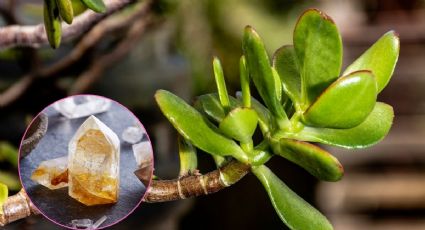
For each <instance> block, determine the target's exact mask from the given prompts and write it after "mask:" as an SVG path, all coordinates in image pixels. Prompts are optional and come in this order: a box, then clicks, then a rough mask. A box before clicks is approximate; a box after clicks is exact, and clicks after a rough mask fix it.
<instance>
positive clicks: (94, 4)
mask: <svg viewBox="0 0 425 230" xmlns="http://www.w3.org/2000/svg"><path fill="white" fill-rule="evenodd" d="M81 1H82V2H83V3H84V4H85V5H86V6H87V8H89V9H91V10H93V11H94V12H97V13H104V12H106V5H105V3H104V2H103V0H81Z"/></svg>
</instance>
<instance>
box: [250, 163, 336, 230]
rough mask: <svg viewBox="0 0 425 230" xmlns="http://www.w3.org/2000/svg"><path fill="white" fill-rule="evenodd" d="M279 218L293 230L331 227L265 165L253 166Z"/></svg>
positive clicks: (326, 220) (323, 229) (322, 229)
mask: <svg viewBox="0 0 425 230" xmlns="http://www.w3.org/2000/svg"><path fill="white" fill-rule="evenodd" d="M252 172H253V173H254V174H255V176H256V177H257V178H258V179H259V180H260V181H261V183H262V184H263V186H264V188H265V189H266V191H267V194H268V195H269V198H270V201H271V202H272V204H273V207H274V209H275V210H276V213H277V214H278V215H279V217H280V219H281V220H282V221H283V222H284V223H285V224H286V225H287V226H288V227H289V228H290V229H294V230H325V229H326V230H327V229H333V227H332V225H331V224H330V223H329V221H328V219H326V217H325V216H323V214H321V213H320V212H319V211H318V210H317V209H315V208H314V207H313V206H311V205H310V204H309V203H307V202H306V201H305V200H303V199H302V198H301V197H299V196H298V195H297V194H296V193H295V192H293V191H292V190H291V189H290V188H289V187H288V186H287V185H286V184H285V183H283V181H281V180H280V179H279V178H278V177H277V176H276V175H275V174H274V173H273V172H272V171H270V169H269V168H267V167H266V166H264V165H262V166H258V167H253V168H252Z"/></svg>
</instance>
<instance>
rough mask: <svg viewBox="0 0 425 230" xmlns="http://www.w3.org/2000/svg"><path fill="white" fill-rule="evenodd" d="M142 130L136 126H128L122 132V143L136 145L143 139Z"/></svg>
mask: <svg viewBox="0 0 425 230" xmlns="http://www.w3.org/2000/svg"><path fill="white" fill-rule="evenodd" d="M143 134H144V132H143V130H142V129H141V128H140V127H138V126H130V127H128V128H126V129H125V130H124V132H123V133H122V135H121V137H122V139H123V141H125V142H128V143H130V144H136V143H137V142H139V141H140V140H141V139H142V138H143Z"/></svg>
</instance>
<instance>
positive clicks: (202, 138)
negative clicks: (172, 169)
mask: <svg viewBox="0 0 425 230" xmlns="http://www.w3.org/2000/svg"><path fill="white" fill-rule="evenodd" d="M155 99H156V101H157V103H158V105H159V107H160V108H161V111H162V112H163V113H164V115H165V116H166V117H167V119H168V120H169V121H170V122H171V124H173V126H174V127H175V128H176V130H177V131H178V132H179V133H180V135H182V136H183V137H184V138H185V139H187V140H189V141H190V142H191V143H192V144H193V145H194V146H196V147H198V148H199V149H201V150H203V151H205V152H207V153H210V154H216V155H219V156H233V157H234V158H236V159H237V160H239V161H241V162H244V163H247V162H248V157H247V155H246V154H245V152H244V151H243V150H242V149H241V148H240V147H239V146H238V145H237V144H236V142H234V141H233V140H231V139H229V138H226V137H224V136H222V135H221V134H219V133H218V132H216V131H215V130H213V129H212V128H211V127H210V126H209V124H208V123H207V121H206V120H204V118H203V117H202V115H201V114H200V113H199V112H198V111H197V110H196V109H194V108H193V107H192V106H190V105H188V104H187V103H186V102H185V101H183V100H182V99H181V98H179V97H177V96H176V95H174V94H172V93H170V92H168V91H165V90H158V91H157V92H156V94H155Z"/></svg>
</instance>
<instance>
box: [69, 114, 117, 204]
mask: <svg viewBox="0 0 425 230" xmlns="http://www.w3.org/2000/svg"><path fill="white" fill-rule="evenodd" d="M68 148H69V156H68V157H69V158H68V170H69V190H68V192H69V195H70V196H71V197H73V198H74V199H76V200H78V201H80V202H81V203H83V204H85V205H89V206H90V205H98V204H108V203H115V202H117V199H118V194H119V192H118V190H119V159H120V142H119V139H118V136H117V135H116V134H115V133H114V132H113V131H112V130H111V129H110V128H109V127H108V126H106V125H105V124H104V123H103V122H101V121H100V120H99V119H97V118H96V117H95V116H90V117H89V118H87V120H86V121H84V123H83V124H82V125H81V126H80V127H79V128H78V130H77V132H76V133H75V135H74V137H73V138H72V139H71V141H70V143H69V146H68Z"/></svg>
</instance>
